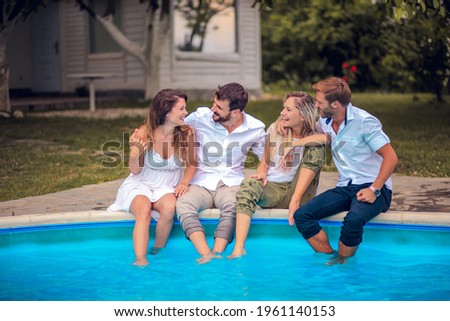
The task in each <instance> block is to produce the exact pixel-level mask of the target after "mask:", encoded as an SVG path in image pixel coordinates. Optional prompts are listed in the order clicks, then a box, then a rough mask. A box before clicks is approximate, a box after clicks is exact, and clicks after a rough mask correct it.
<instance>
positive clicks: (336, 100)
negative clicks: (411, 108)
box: [294, 77, 398, 263]
mask: <svg viewBox="0 0 450 321" xmlns="http://www.w3.org/2000/svg"><path fill="white" fill-rule="evenodd" d="M313 90H314V91H315V92H316V107H317V108H318V110H319V111H320V117H321V118H320V119H319V121H318V123H317V125H318V128H317V129H318V131H319V132H322V133H324V134H326V140H327V142H329V143H331V153H332V156H333V162H334V164H335V165H336V167H337V170H338V172H339V179H338V182H337V185H336V187H335V188H333V189H330V190H328V191H326V192H324V193H322V194H320V195H318V196H316V197H314V198H313V199H311V200H310V201H309V202H307V203H306V204H305V205H303V206H302V207H300V208H299V209H298V210H297V211H296V212H295V214H294V219H295V224H296V226H297V229H298V231H299V232H300V233H301V234H302V236H303V237H304V238H305V239H306V240H307V241H308V243H309V244H310V245H311V247H312V248H313V249H314V250H315V251H316V252H323V253H330V254H331V253H334V251H333V248H332V247H331V245H330V243H329V241H328V237H327V235H326V233H325V232H324V230H323V229H322V228H321V227H320V225H319V224H318V222H317V221H319V220H321V219H323V218H325V217H327V216H330V215H333V214H337V213H340V212H342V211H348V213H347V215H346V216H345V218H344V221H343V225H342V228H341V235H340V238H339V249H338V255H337V256H336V257H335V260H333V262H332V263H334V262H336V263H345V262H346V260H347V258H349V257H351V256H353V255H354V254H355V253H356V250H357V249H358V246H359V244H360V243H361V242H362V235H363V227H364V225H365V224H366V223H367V222H368V221H370V220H371V219H373V218H374V217H375V216H377V215H378V214H380V213H381V212H386V211H387V210H388V209H389V206H390V203H391V196H392V181H391V175H392V172H393V171H394V168H395V166H396V164H397V161H398V158H397V155H396V153H395V151H394V149H393V148H392V146H391V144H390V140H389V137H388V136H387V135H386V134H385V133H384V132H383V130H382V126H381V123H380V121H379V120H378V119H377V118H375V117H374V116H372V115H370V114H369V113H367V112H366V111H364V110H362V109H360V108H357V107H355V106H353V105H352V104H351V103H350V97H351V90H350V88H349V86H348V84H347V83H346V82H345V81H344V80H343V79H341V78H336V77H331V78H328V79H325V80H322V81H320V82H318V83H316V84H314V85H313Z"/></svg>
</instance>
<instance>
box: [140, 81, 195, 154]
mask: <svg viewBox="0 0 450 321" xmlns="http://www.w3.org/2000/svg"><path fill="white" fill-rule="evenodd" d="M179 99H184V100H185V101H187V100H188V97H187V95H186V94H184V93H182V92H180V91H177V90H173V89H163V90H161V91H159V92H158V93H157V94H156V96H155V98H153V101H152V103H151V104H150V108H149V111H148V113H147V117H146V119H145V121H144V126H145V127H146V128H147V142H148V143H149V144H150V147H152V146H153V142H154V136H153V133H154V130H155V129H156V127H158V126H161V125H163V124H164V123H165V121H166V116H167V114H168V113H169V112H170V111H171V110H172V108H173V107H174V106H175V105H176V103H177V102H178V100H179ZM190 132H191V129H190V127H189V126H188V125H182V126H177V127H175V130H174V133H173V147H174V148H175V153H176V154H177V155H178V157H180V158H181V159H183V160H186V150H187V145H188V135H189V134H190Z"/></svg>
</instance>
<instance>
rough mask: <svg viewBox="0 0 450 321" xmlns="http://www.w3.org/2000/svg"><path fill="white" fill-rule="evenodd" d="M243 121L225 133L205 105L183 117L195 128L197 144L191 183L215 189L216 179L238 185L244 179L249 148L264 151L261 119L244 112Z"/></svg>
mask: <svg viewBox="0 0 450 321" xmlns="http://www.w3.org/2000/svg"><path fill="white" fill-rule="evenodd" d="M242 114H243V123H242V124H241V125H240V126H239V127H237V128H236V129H235V130H233V131H232V132H231V133H228V130H227V129H225V127H223V126H222V125H221V124H220V123H218V122H215V121H214V120H213V118H212V115H213V112H212V111H211V109H210V108H208V107H199V108H197V110H196V111H195V112H193V113H191V114H189V116H188V117H186V119H185V123H186V124H188V125H190V126H192V127H193V128H194V130H195V134H196V140H197V142H198V143H199V147H198V148H197V162H198V164H197V172H196V174H195V176H194V178H193V179H192V181H191V184H196V185H200V186H203V187H205V188H207V189H209V190H215V189H216V187H217V184H218V183H219V181H222V182H223V183H224V184H225V185H227V186H235V185H240V184H241V182H242V180H243V179H244V173H243V169H244V163H245V160H246V159H247V153H248V151H249V150H250V148H252V151H253V152H254V153H255V154H256V155H257V157H258V158H259V159H261V157H262V154H263V151H264V141H265V131H264V127H265V125H264V123H263V122H261V121H260V120H258V119H256V118H254V117H253V116H251V115H248V114H246V113H244V112H242Z"/></svg>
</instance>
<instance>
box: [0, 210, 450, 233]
mask: <svg viewBox="0 0 450 321" xmlns="http://www.w3.org/2000/svg"><path fill="white" fill-rule="evenodd" d="M287 214H288V211H287V210H285V209H258V210H257V211H256V212H255V214H254V216H253V217H254V218H258V219H265V218H267V219H287ZM345 214H346V213H345V212H343V213H339V214H335V215H332V216H330V217H327V218H326V219H324V220H323V221H330V222H340V221H342V219H343V218H344V216H345ZM218 217H219V210H218V209H207V210H204V211H202V212H201V213H200V214H199V218H202V219H217V218H218ZM129 220H134V216H133V215H132V214H130V213H127V212H108V211H107V210H91V211H79V212H59V213H45V214H33V215H20V216H7V217H2V218H1V219H0V229H4V228H15V227H27V226H39V225H56V224H70V223H97V222H115V221H129ZM371 222H376V223H384V224H396V225H399V224H400V225H402V224H407V225H426V226H447V227H450V213H447V212H408V211H389V212H387V213H381V214H380V215H378V216H377V217H375V218H374V219H373V220H371Z"/></svg>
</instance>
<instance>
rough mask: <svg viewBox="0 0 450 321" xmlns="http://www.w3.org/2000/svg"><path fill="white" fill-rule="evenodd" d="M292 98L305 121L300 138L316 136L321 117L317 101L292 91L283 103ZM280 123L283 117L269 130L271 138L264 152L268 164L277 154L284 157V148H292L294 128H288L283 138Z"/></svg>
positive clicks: (287, 94) (301, 92)
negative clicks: (279, 132)
mask: <svg viewBox="0 0 450 321" xmlns="http://www.w3.org/2000/svg"><path fill="white" fill-rule="evenodd" d="M291 97H293V98H294V103H295V107H296V108H297V109H298V111H299V113H300V116H302V117H303V119H304V122H303V128H302V131H301V133H300V138H303V137H306V136H310V135H312V134H314V132H315V128H316V122H317V119H318V116H319V115H318V112H317V108H316V107H315V106H314V104H315V102H316V100H315V99H314V97H312V96H311V95H309V94H307V93H306V92H304V91H292V92H288V93H286V95H285V96H284V99H283V103H284V102H286V100H288V99H289V98H291ZM280 121H281V117H278V119H277V120H276V121H275V122H274V123H272V124H271V125H270V127H269V130H268V132H269V137H268V138H267V142H266V145H265V151H264V153H265V156H266V157H265V158H266V162H267V163H268V164H269V163H270V159H272V158H273V156H274V153H275V152H278V153H280V154H279V155H283V154H284V147H287V146H290V143H292V128H288V133H287V135H284V136H282V135H280V134H278V133H277V127H278V124H279V122H280ZM280 147H283V150H280Z"/></svg>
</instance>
